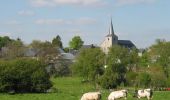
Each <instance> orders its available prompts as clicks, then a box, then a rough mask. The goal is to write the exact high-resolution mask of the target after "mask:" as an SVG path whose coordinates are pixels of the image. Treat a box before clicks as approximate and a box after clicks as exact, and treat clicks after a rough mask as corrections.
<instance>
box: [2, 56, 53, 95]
mask: <svg viewBox="0 0 170 100" xmlns="http://www.w3.org/2000/svg"><path fill="white" fill-rule="evenodd" d="M45 66H46V65H45V64H44V63H43V62H40V61H37V60H34V59H25V58H24V59H23V58H22V59H21V58H20V59H15V60H8V61H0V92H10V91H15V92H17V93H18V92H19V93H21V92H46V90H47V89H49V88H50V87H51V86H52V84H51V82H50V77H49V75H48V74H47V72H46V70H45Z"/></svg>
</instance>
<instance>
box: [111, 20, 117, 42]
mask: <svg viewBox="0 0 170 100" xmlns="http://www.w3.org/2000/svg"><path fill="white" fill-rule="evenodd" d="M109 35H110V36H111V39H112V45H114V44H118V36H116V35H115V33H114V29H113V23H112V19H111V23H110V29H109Z"/></svg>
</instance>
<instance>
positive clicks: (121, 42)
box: [118, 40, 136, 48]
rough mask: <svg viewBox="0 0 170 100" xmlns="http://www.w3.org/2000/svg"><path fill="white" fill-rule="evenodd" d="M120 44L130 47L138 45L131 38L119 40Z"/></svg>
mask: <svg viewBox="0 0 170 100" xmlns="http://www.w3.org/2000/svg"><path fill="white" fill-rule="evenodd" d="M118 44H119V45H121V46H124V47H128V48H133V47H136V46H135V45H134V44H133V43H132V42H131V41H130V40H118Z"/></svg>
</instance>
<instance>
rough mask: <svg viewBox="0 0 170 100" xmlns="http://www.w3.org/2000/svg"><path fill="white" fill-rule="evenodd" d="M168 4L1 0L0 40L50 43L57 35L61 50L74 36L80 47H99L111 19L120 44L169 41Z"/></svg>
mask: <svg viewBox="0 0 170 100" xmlns="http://www.w3.org/2000/svg"><path fill="white" fill-rule="evenodd" d="M169 5H170V0H1V3H0V13H1V15H0V36H10V37H11V38H14V39H16V38H18V37H19V38H21V39H22V40H23V41H24V43H26V44H29V43H31V41H32V40H42V41H51V40H52V39H53V38H54V37H55V36H57V35H59V36H60V37H61V39H62V42H63V44H64V46H65V47H66V46H68V43H69V41H70V40H71V39H72V38H73V37H74V36H80V37H81V38H82V40H83V41H84V44H86V45H88V44H96V45H100V44H101V42H102V41H103V40H104V37H105V36H106V35H107V34H108V33H109V26H110V20H111V18H112V21H113V27H114V31H115V34H116V35H117V36H118V37H119V39H120V40H131V41H132V42H133V43H134V44H135V45H136V46H137V47H138V48H146V47H149V46H151V45H152V44H153V43H154V42H155V40H156V39H165V40H167V41H170V6H169Z"/></svg>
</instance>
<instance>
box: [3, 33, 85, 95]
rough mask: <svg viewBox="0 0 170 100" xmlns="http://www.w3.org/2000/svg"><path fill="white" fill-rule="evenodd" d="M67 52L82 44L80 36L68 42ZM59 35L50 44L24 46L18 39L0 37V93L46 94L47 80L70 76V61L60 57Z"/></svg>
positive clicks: (48, 42) (34, 43) (33, 42)
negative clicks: (54, 77)
mask: <svg viewBox="0 0 170 100" xmlns="http://www.w3.org/2000/svg"><path fill="white" fill-rule="evenodd" d="M69 44H70V47H69V49H75V50H76V49H78V48H80V47H81V46H82V45H83V41H82V40H81V38H80V36H75V37H73V39H72V40H70V43H69ZM59 49H62V50H66V49H65V48H64V47H63V44H62V41H61V38H60V36H59V35H57V36H56V37H54V38H53V39H52V41H40V40H33V41H32V42H31V43H30V44H28V45H26V44H24V43H23V41H22V40H21V39H20V38H17V39H12V38H10V37H8V36H4V37H0V92H8V93H9V92H12V93H17V92H19V93H21V92H46V91H48V90H49V89H50V88H52V83H51V81H50V77H53V76H68V75H70V73H71V72H70V68H69V65H70V64H71V61H68V60H65V59H63V58H62V56H60V55H61V52H60V51H59Z"/></svg>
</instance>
